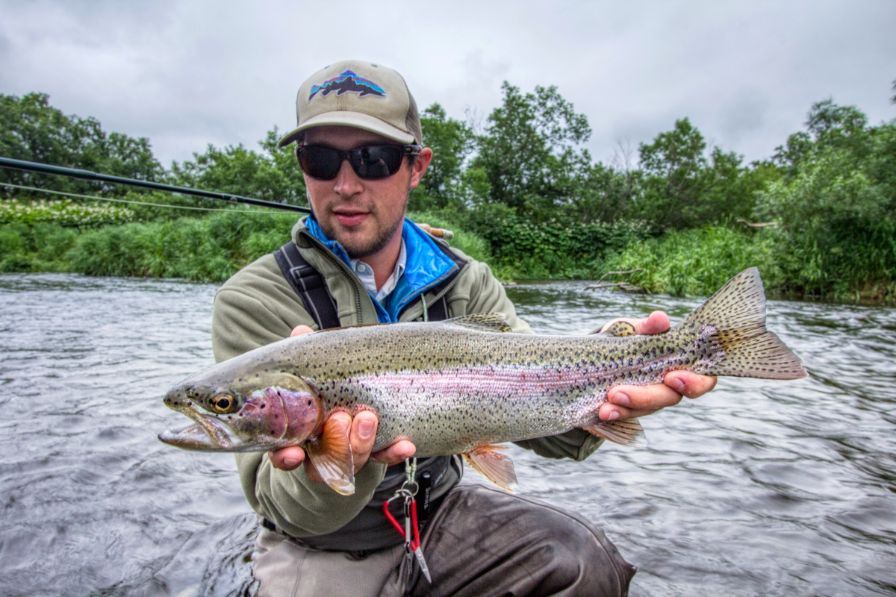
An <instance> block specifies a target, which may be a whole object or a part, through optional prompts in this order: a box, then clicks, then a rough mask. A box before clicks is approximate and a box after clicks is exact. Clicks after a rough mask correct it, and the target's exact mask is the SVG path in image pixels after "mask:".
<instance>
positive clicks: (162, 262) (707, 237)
mask: <svg viewBox="0 0 896 597" xmlns="http://www.w3.org/2000/svg"><path fill="white" fill-rule="evenodd" d="M79 209H82V210H83V206H81V207H79ZM60 213H61V212H56V213H50V212H47V213H45V214H44V215H43V216H41V217H33V218H31V219H28V220H26V219H24V218H21V217H20V218H18V221H10V219H11V218H10V219H7V221H5V222H3V223H0V272H71V273H81V274H87V275H92V276H125V277H148V278H183V279H188V280H194V281H201V282H222V281H223V280H226V279H227V278H228V277H229V276H231V275H233V274H234V273H235V272H236V271H237V270H239V269H240V268H241V267H243V266H244V265H246V264H247V263H249V262H251V261H253V260H254V259H256V258H258V257H259V256H261V255H264V254H265V253H269V252H272V251H274V250H275V249H276V248H277V247H279V246H280V245H281V244H283V242H285V240H286V239H287V238H289V234H290V230H291V228H292V226H293V225H294V223H295V221H296V215H295V214H284V213H275V212H270V211H263V210H257V209H229V210H222V211H218V212H214V213H211V214H210V215H206V216H203V217H182V218H178V219H172V220H163V221H148V222H147V221H142V222H134V221H128V217H129V216H128V214H127V213H126V212H122V211H120V210H119V211H105V212H98V211H90V210H87V211H86V212H84V213H86V214H88V215H90V216H91V217H92V218H93V219H92V220H86V219H82V221H81V222H80V225H73V223H75V222H73V221H72V220H70V219H67V218H66V216H65V215H64V214H63V215H60ZM82 215H83V214H82ZM103 218H105V219H103ZM412 219H414V220H415V221H417V222H426V223H429V224H431V225H433V226H439V227H444V228H448V229H450V230H452V231H453V232H454V237H453V238H452V240H451V244H452V245H453V246H455V247H457V248H459V249H460V250H462V251H464V252H465V253H467V254H469V255H470V256H472V257H474V258H476V259H479V260H482V261H486V262H488V263H489V264H491V265H492V267H493V269H494V270H495V272H496V273H497V275H498V276H499V277H500V278H501V279H502V280H505V281H527V280H533V279H554V280H570V279H580V280H601V283H602V284H603V285H606V286H610V287H620V288H622V289H624V290H625V289H628V290H634V291H642V292H648V293H656V294H669V295H673V296H706V295H708V294H711V293H712V292H714V291H715V290H716V289H718V288H719V287H720V286H721V285H722V284H723V283H724V282H725V281H726V280H727V279H728V278H730V277H731V276H733V275H734V274H736V273H737V272H739V271H741V270H743V269H745V268H747V267H751V266H756V267H758V268H759V269H760V271H761V272H762V275H763V279H764V281H765V284H766V289H767V292H768V294H769V296H770V297H775V298H790V299H805V300H823V301H827V302H838V303H861V304H877V305H893V304H896V281H894V280H887V279H877V280H873V279H871V280H866V281H860V282H858V283H857V282H855V281H853V282H852V283H844V281H843V280H836V279H829V278H826V277H825V276H824V265H823V258H824V256H813V257H812V258H811V259H808V260H806V262H804V261H803V259H802V258H801V257H800V256H799V254H797V253H796V252H794V251H791V250H790V249H789V247H788V246H787V245H786V243H783V242H782V239H781V238H780V237H779V236H778V235H776V234H775V231H773V230H768V231H744V230H739V229H736V228H730V227H724V226H710V227H705V228H700V229H693V230H685V231H681V232H676V233H672V234H666V235H664V236H660V237H649V236H646V235H643V234H639V233H638V232H637V229H636V227H633V226H628V227H621V226H615V227H604V228H601V229H595V230H591V228H593V226H591V227H589V228H588V229H587V230H586V229H584V228H582V229H581V230H580V229H577V228H576V227H574V226H567V227H563V226H555V227H553V228H551V227H540V228H538V227H533V226H528V225H527V226H522V225H520V224H519V223H518V222H509V223H508V222H496V223H494V227H493V229H492V231H491V232H487V235H488V239H486V238H484V237H483V236H485V235H480V234H476V233H474V232H470V231H469V230H466V229H465V228H464V224H462V223H458V221H457V220H458V219H460V218H457V219H452V218H450V216H449V217H446V215H445V214H431V213H430V214H424V213H417V214H412ZM485 226H486V224H484V223H481V222H480V223H479V224H478V225H477V226H475V227H476V228H479V229H483V228H485ZM495 228H500V232H495V231H494V229H495ZM589 235H590V238H588V236H589ZM576 239H580V242H579V244H578V246H574V243H576ZM499 243H500V244H499ZM573 247H574V248H573ZM813 268H814V269H813Z"/></svg>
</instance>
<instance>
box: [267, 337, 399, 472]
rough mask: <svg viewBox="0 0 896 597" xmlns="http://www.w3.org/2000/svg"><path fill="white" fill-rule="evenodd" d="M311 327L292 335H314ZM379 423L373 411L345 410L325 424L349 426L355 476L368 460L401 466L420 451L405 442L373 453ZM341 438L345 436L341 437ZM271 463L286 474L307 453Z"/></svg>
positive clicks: (277, 454) (293, 452)
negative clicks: (353, 412) (353, 414)
mask: <svg viewBox="0 0 896 597" xmlns="http://www.w3.org/2000/svg"><path fill="white" fill-rule="evenodd" d="M313 331H314V330H312V329H311V328H310V327H308V326H307V325H300V326H297V327H296V328H295V329H294V330H293V331H292V333H291V334H290V336H300V335H302V334H308V333H311V332H313ZM378 424H379V419H377V416H376V414H374V413H373V412H370V411H360V412H358V413H357V414H356V415H355V416H354V417H352V416H351V415H350V414H348V413H347V412H345V411H336V412H334V413H333V414H331V415H330V416H329V417H327V420H326V421H324V425H325V426H326V427H329V426H331V425H338V426H339V427H338V428H337V429H338V430H341V431H343V433H344V430H345V429H346V428H348V427H349V426H351V430H350V432H349V441H350V442H351V445H352V460H353V461H354V463H355V473H357V472H358V471H359V470H361V468H362V467H363V466H364V465H365V464H367V460H368V459H370V458H373V459H374V460H377V461H379V462H384V463H386V464H389V465H392V464H398V463H400V462H404V460H405V459H407V458H411V457H412V456H413V455H414V453H415V452H416V451H417V448H416V446H414V444H413V443H411V442H410V441H408V440H406V439H401V440H398V441H396V442H395V443H393V444H392V445H390V446H388V447H387V448H385V449H383V450H380V451H379V452H376V453H372V450H373V444H374V442H375V441H376V429H377V425H378ZM340 435H341V434H340ZM270 459H271V464H273V465H274V466H275V467H276V468H279V469H281V470H284V471H291V470H293V469H295V468H298V467H299V466H300V465H301V464H302V463H303V462H304V461H305V450H303V449H302V448H300V447H299V446H290V447H288V448H281V449H279V450H274V451H272V452H271V453H270Z"/></svg>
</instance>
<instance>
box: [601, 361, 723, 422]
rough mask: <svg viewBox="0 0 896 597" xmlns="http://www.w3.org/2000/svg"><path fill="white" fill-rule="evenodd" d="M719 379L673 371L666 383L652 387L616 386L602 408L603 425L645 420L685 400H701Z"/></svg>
mask: <svg viewBox="0 0 896 597" xmlns="http://www.w3.org/2000/svg"><path fill="white" fill-rule="evenodd" d="M716 381H717V380H716V378H715V377H711V376H708V375H698V374H696V373H693V372H691V371H672V372H670V373H667V374H666V377H665V378H663V383H661V384H652V385H649V386H616V387H614V388H611V389H610V391H609V393H608V394H607V402H605V403H604V404H602V405H601V406H600V410H598V417H600V420H601V421H615V420H616V419H630V418H634V417H643V416H645V415H649V414H651V413H654V412H656V411H658V410H659V409H661V408H666V407H667V406H673V405H675V404H678V403H679V402H681V397H682V396H687V397H688V398H698V397H700V396H702V395H703V394H705V393H707V392H709V391H710V390H712V389H713V388H714V387H715V386H716Z"/></svg>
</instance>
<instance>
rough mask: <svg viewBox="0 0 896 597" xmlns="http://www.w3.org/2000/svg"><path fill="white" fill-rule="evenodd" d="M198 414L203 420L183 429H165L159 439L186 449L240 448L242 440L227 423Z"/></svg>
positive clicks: (223, 449) (216, 449) (227, 449)
mask: <svg viewBox="0 0 896 597" xmlns="http://www.w3.org/2000/svg"><path fill="white" fill-rule="evenodd" d="M197 415H198V416H199V417H201V418H202V420H201V421H197V422H196V423H194V424H192V425H190V426H188V427H184V428H183V429H176V430H175V429H171V430H168V431H163V432H162V433H160V434H159V440H161V441H162V442H164V443H166V444H169V445H171V446H175V447H178V448H184V449H186V450H202V451H206V452H208V451H212V452H213V451H221V452H229V451H233V450H234V449H238V448H239V446H240V444H241V443H242V440H241V439H240V438H239V437H238V436H237V435H236V434H235V433H234V432H233V430H232V429H231V428H230V427H229V426H228V425H227V424H225V423H223V422H222V421H219V420H218V419H216V418H215V417H212V416H208V415H202V414H199V413H197Z"/></svg>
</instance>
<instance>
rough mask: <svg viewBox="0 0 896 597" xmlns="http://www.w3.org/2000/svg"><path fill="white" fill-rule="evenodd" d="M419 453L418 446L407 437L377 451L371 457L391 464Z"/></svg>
mask: <svg viewBox="0 0 896 597" xmlns="http://www.w3.org/2000/svg"><path fill="white" fill-rule="evenodd" d="M416 453H417V446H415V445H414V444H413V443H412V442H410V441H409V440H406V439H400V440H398V441H397V442H395V443H394V444H392V445H391V446H389V447H388V448H385V449H383V450H380V451H379V452H375V453H374V454H373V455H372V456H371V457H372V458H373V459H374V460H377V461H379V462H384V463H386V464H388V465H389V466H391V465H393V464H398V463H400V462H404V461H405V460H407V459H408V458H412V457H413V456H414V454H416Z"/></svg>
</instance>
